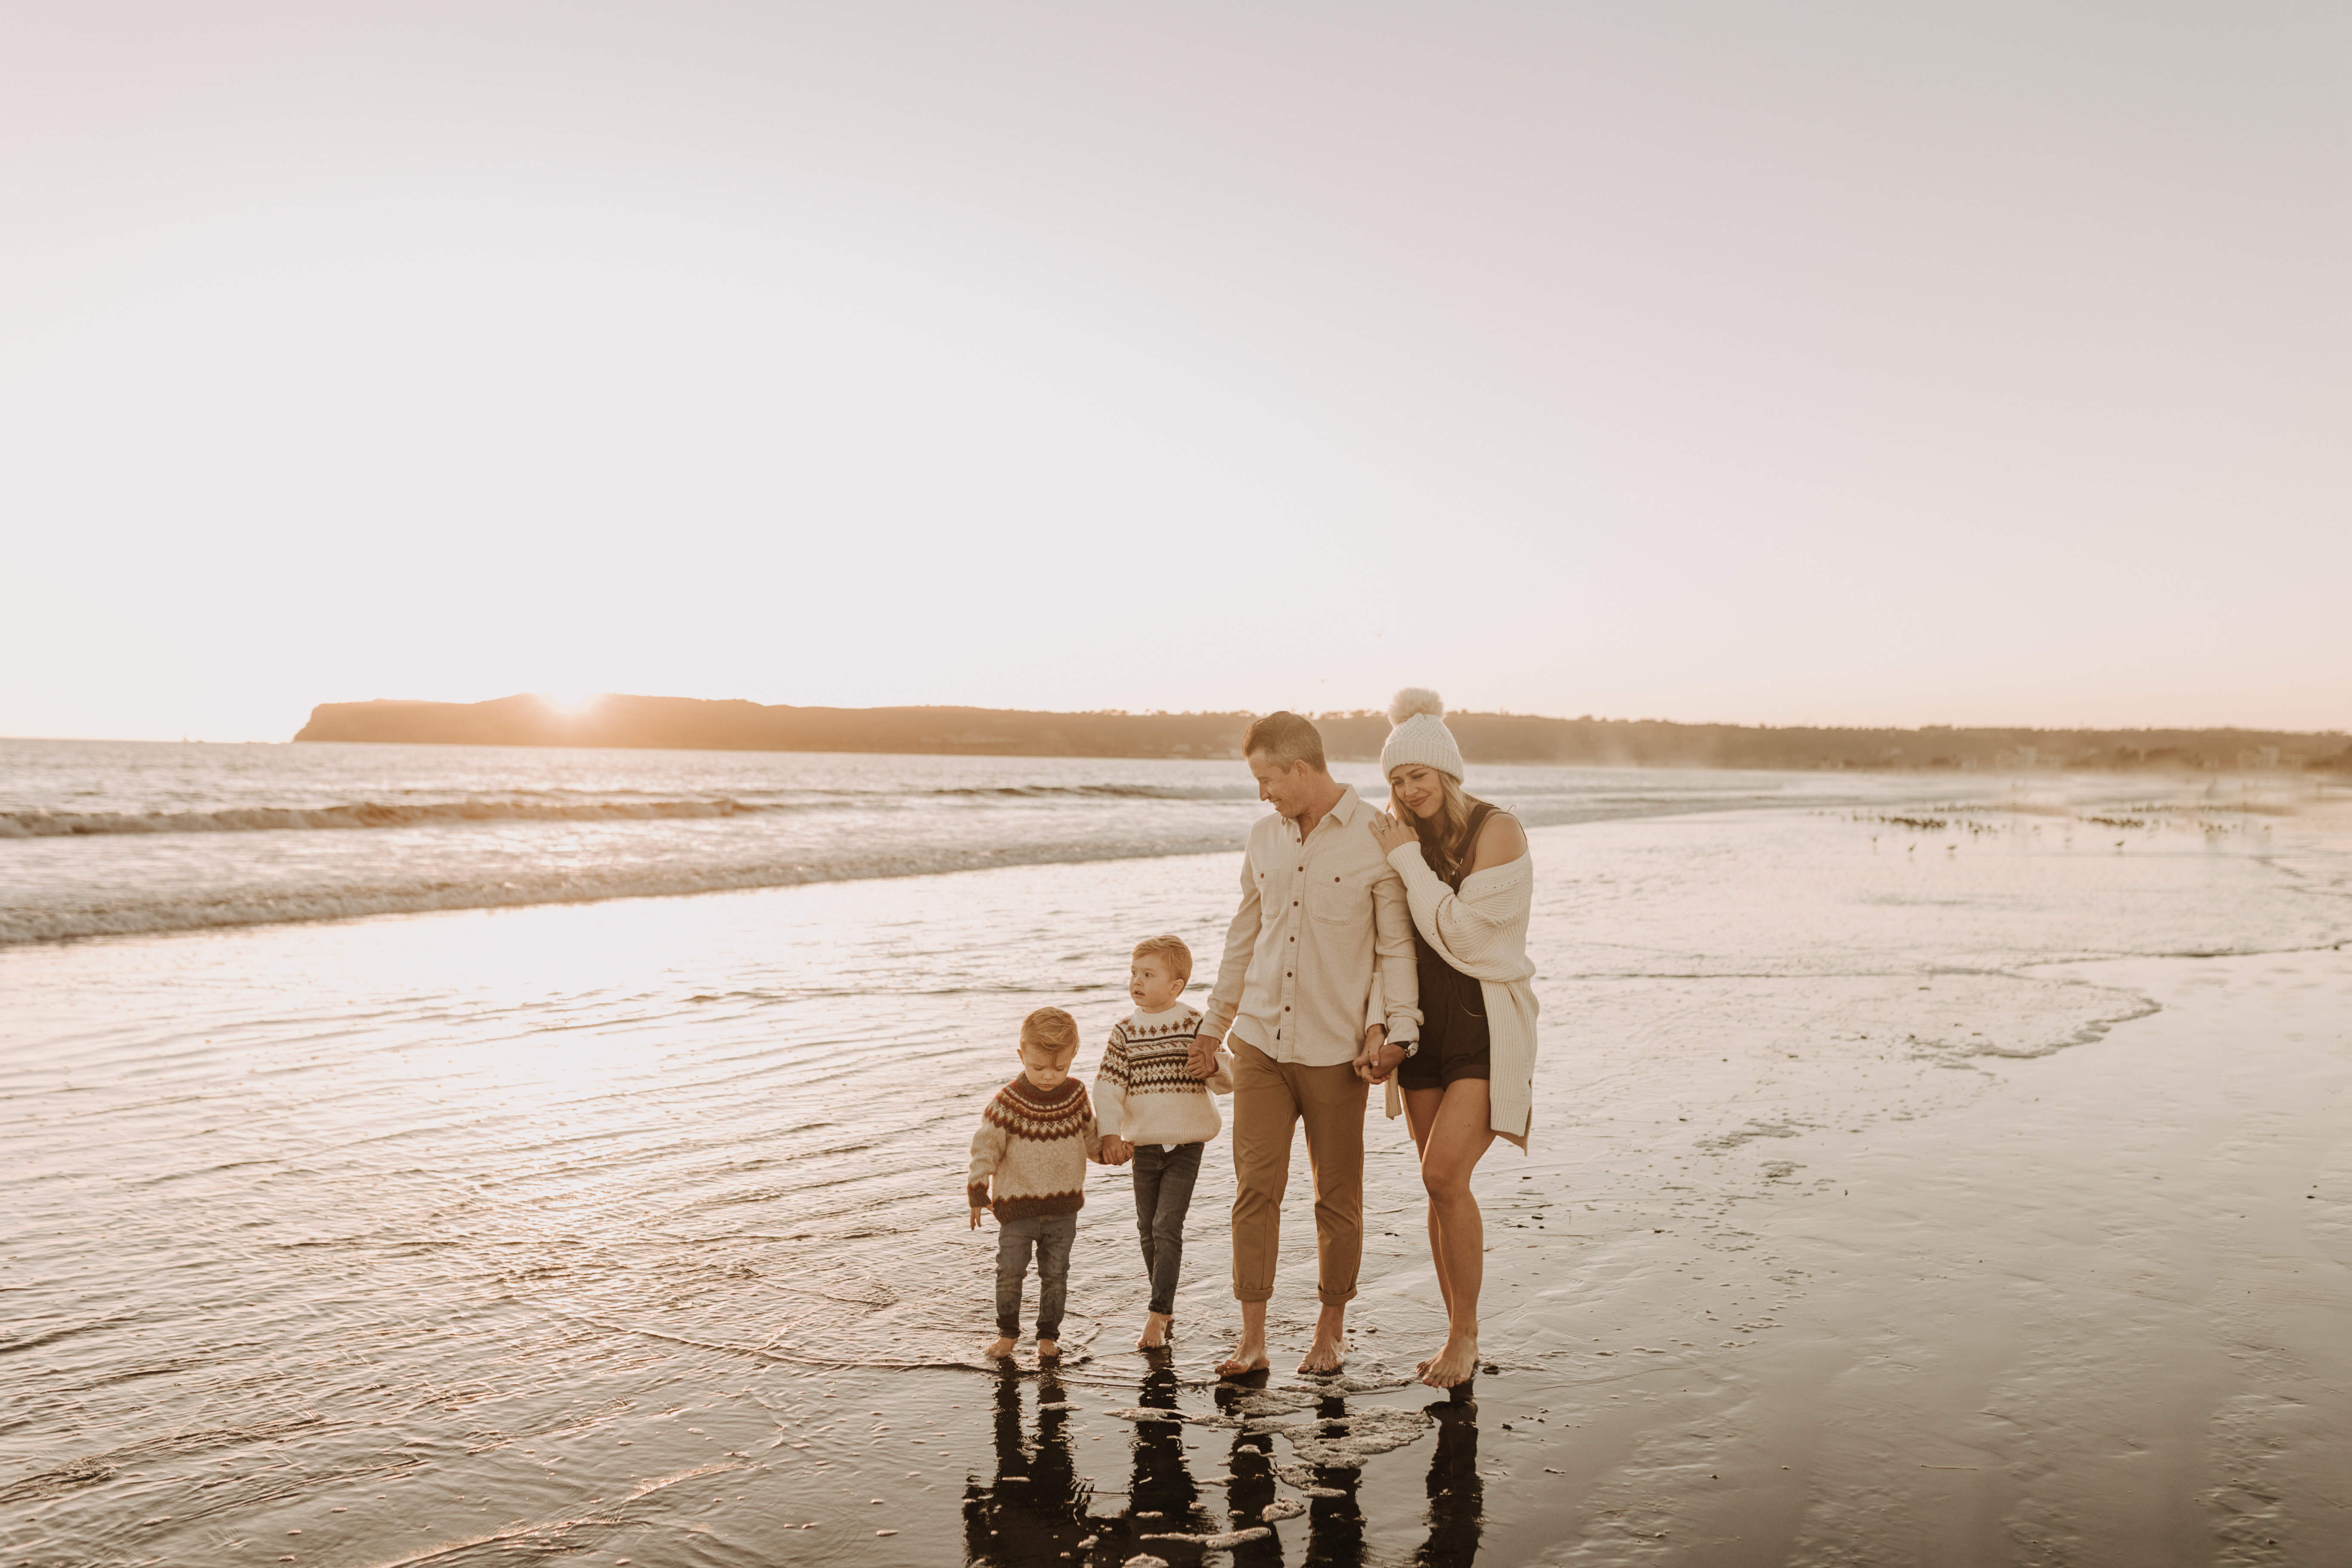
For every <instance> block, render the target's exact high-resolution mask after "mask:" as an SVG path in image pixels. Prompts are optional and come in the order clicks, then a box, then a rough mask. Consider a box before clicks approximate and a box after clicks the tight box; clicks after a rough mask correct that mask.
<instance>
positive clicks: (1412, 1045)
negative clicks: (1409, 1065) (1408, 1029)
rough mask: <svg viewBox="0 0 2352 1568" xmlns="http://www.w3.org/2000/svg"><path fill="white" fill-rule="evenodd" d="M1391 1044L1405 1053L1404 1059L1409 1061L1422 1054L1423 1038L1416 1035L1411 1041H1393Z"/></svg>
mask: <svg viewBox="0 0 2352 1568" xmlns="http://www.w3.org/2000/svg"><path fill="white" fill-rule="evenodd" d="M1389 1044H1391V1045H1392V1046H1395V1047H1398V1048H1399V1049H1401V1050H1402V1051H1403V1052H1404V1059H1405V1060H1407V1061H1411V1060H1412V1058H1415V1057H1417V1056H1419V1055H1420V1054H1421V1037H1420V1036H1418V1035H1415V1036H1414V1037H1412V1039H1410V1040H1391V1041H1390V1042H1389Z"/></svg>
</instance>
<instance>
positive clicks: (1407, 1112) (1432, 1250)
mask: <svg viewBox="0 0 2352 1568" xmlns="http://www.w3.org/2000/svg"><path fill="white" fill-rule="evenodd" d="M1444 1102H1445V1091H1444V1089H1406V1090H1405V1091H1404V1122H1405V1126H1406V1127H1407V1128H1408V1129H1409V1130H1410V1131H1412V1147H1413V1152H1414V1153H1415V1154H1416V1155H1426V1154H1427V1153H1428V1152H1429V1134H1430V1132H1431V1131H1432V1130H1433V1129H1434V1128H1435V1127H1436V1125H1437V1108H1438V1107H1439V1106H1441V1105H1443V1104H1444ZM1428 1226H1429V1259H1430V1262H1431V1263H1433V1264H1434V1265H1435V1266H1436V1268H1437V1293H1438V1295H1439V1296H1440V1297H1441V1298H1442V1299H1443V1300H1444V1302H1445V1321H1447V1322H1449V1323H1450V1322H1452V1321H1454V1282H1453V1281H1452V1280H1451V1279H1447V1278H1446V1277H1445V1242H1444V1233H1443V1232H1442V1231H1441V1230H1440V1229H1439V1228H1438V1220H1437V1205H1435V1204H1432V1205H1429V1218H1428ZM1436 1359H1437V1358H1436V1357H1434V1356H1430V1357H1427V1358H1425V1359H1423V1360H1422V1361H1419V1362H1416V1363H1413V1369H1412V1371H1413V1375H1414V1376H1416V1377H1418V1376H1420V1375H1421V1374H1422V1373H1425V1372H1427V1371H1428V1370H1429V1363H1430V1362H1432V1361H1434V1360H1436Z"/></svg>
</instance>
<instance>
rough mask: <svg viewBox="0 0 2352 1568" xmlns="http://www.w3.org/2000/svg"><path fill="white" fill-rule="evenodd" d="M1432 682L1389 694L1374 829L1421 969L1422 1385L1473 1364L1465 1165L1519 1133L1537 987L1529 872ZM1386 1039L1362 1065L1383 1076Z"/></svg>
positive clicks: (1477, 1245) (1398, 1083)
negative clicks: (1474, 786)
mask: <svg viewBox="0 0 2352 1568" xmlns="http://www.w3.org/2000/svg"><path fill="white" fill-rule="evenodd" d="M1444 716H1445V705H1444V703H1443V702H1441V701H1439V700H1438V699H1437V694H1436V693H1435V692H1433V691H1423V690H1419V689H1406V690H1403V691H1400V692H1398V693H1397V694H1396V700H1394V701H1392V702H1391V703H1390V704H1389V719H1390V721H1391V722H1392V723H1393V724H1394V725H1395V726H1396V727H1395V728H1394V729H1393V730H1391V731H1390V732H1389V742H1388V744H1387V745H1386V746H1384V747H1383V748H1381V773H1385V774H1386V775H1387V776H1388V781H1389V814H1388V815H1385V816H1380V817H1378V818H1376V819H1375V820H1374V823H1373V832H1374V834H1375V836H1376V837H1378V838H1379V839H1380V842H1381V848H1382V849H1383V850H1385V851H1386V852H1387V854H1388V858H1389V863H1390V864H1391V865H1392V866H1394V867H1395V868H1397V873H1398V875H1399V876H1401V877H1402V878H1403V879H1404V889H1405V899H1406V900H1407V901H1408V902H1409V903H1410V904H1411V905H1412V926H1413V942H1414V946H1415V947H1416V949H1417V950H1418V952H1419V957H1420V969H1421V1016H1422V1026H1421V1040H1420V1043H1419V1045H1418V1047H1415V1048H1414V1049H1413V1051H1412V1055H1410V1056H1408V1057H1406V1058H1404V1059H1403V1061H1402V1063H1401V1064H1398V1065H1396V1066H1395V1068H1394V1073H1395V1081H1394V1082H1392V1083H1391V1084H1390V1087H1389V1095H1388V1111H1389V1114H1390V1115H1391V1116H1394V1115H1396V1114H1397V1110H1398V1100H1399V1095H1398V1090H1399V1089H1402V1090H1403V1094H1402V1100H1403V1107H1402V1109H1403V1110H1404V1114H1405V1117H1406V1120H1407V1124H1408V1125H1409V1126H1411V1128H1412V1141H1413V1143H1414V1145H1415V1146H1416V1147H1417V1148H1418V1149H1419V1150H1420V1151H1421V1180H1422V1185H1423V1186H1424V1187H1426V1188H1427V1189H1428V1191H1429V1251H1430V1257H1431V1258H1432V1259H1433V1261H1434V1262H1435V1264H1436V1266H1437V1286H1438V1289H1439V1290H1440V1291H1442V1292H1443V1293H1444V1297H1445V1345H1444V1349H1442V1350H1440V1351H1439V1352H1437V1353H1436V1354H1435V1355H1433V1356H1432V1357H1430V1359H1429V1360H1427V1361H1425V1362H1423V1363H1421V1365H1420V1368H1419V1370H1420V1373H1421V1380H1422V1382H1423V1383H1425V1384H1428V1385H1429V1386H1430V1387H1432V1388H1454V1387H1458V1386H1459V1385H1461V1384H1465V1383H1467V1382H1469V1381H1470V1379H1471V1378H1472V1377H1473V1376H1474V1375H1475V1373H1476V1372H1477V1370H1478V1291H1479V1288H1480V1286H1481V1285H1482V1284H1483V1283H1484V1280H1485V1274H1486V1227H1485V1226H1484V1224H1483V1223H1482V1222H1481V1220H1480V1218H1479V1215H1478V1201H1477V1199H1475V1198H1474V1197H1472V1196H1471V1195H1470V1174H1471V1173H1472V1172H1473V1171H1475V1170H1476V1169H1477V1168H1478V1162H1479V1160H1480V1159H1481V1158H1482V1157H1483V1156H1484V1155H1485V1154H1486V1150H1487V1148H1488V1147H1489V1146H1490V1145H1491V1144H1493V1142H1494V1141H1495V1139H1496V1136H1497V1135H1498V1134H1499V1135H1500V1136H1502V1137H1505V1138H1507V1139H1509V1140H1510V1141H1511V1142H1514V1143H1516V1144H1517V1145H1518V1146H1519V1148H1520V1150H1521V1151H1522V1152H1524V1151H1525V1150H1526V1148H1527V1146H1528V1121H1529V1118H1530V1116H1531V1114H1532V1102H1533V1096H1534V1088H1535V1065H1536V998H1535V992H1534V990H1533V988H1532V987H1531V986H1530V985H1529V984H1528V982H1529V980H1531V979H1532V978H1533V977H1534V974H1535V966H1534V965H1533V964H1531V963H1528V906H1529V905H1530V903H1531V902H1532V900H1533V893H1534V889H1535V872H1534V868H1533V867H1532V865H1531V864H1530V863H1529V860H1528V837H1527V835H1526V834H1525V833H1523V832H1521V831H1520V829H1519V825H1518V823H1517V820H1516V819H1514V818H1513V817H1512V816H1510V815H1509V814H1508V813H1506V812H1502V811H1498V810H1496V808H1495V807H1494V806H1493V805H1489V804H1487V803H1486V801H1483V800H1475V799H1473V798H1472V797H1471V796H1469V795H1465V794H1464V793H1463V790H1462V751H1461V748H1460V747H1458V746H1456V745H1455V744H1454V735H1453V732H1452V731H1449V730H1447V729H1446V727H1445V717H1444ZM1395 1049H1396V1047H1390V1049H1389V1050H1388V1051H1383V1052H1382V1053H1381V1057H1380V1058H1376V1059H1374V1060H1370V1061H1368V1062H1367V1063H1366V1067H1365V1075H1364V1076H1365V1077H1366V1078H1368V1079H1371V1080H1372V1081H1374V1082H1379V1081H1381V1080H1382V1079H1386V1078H1387V1077H1388V1073H1387V1072H1386V1071H1384V1070H1382V1067H1383V1065H1384V1064H1386V1063H1387V1062H1388V1061H1389V1060H1390V1059H1391V1052H1392V1051H1393V1050H1395Z"/></svg>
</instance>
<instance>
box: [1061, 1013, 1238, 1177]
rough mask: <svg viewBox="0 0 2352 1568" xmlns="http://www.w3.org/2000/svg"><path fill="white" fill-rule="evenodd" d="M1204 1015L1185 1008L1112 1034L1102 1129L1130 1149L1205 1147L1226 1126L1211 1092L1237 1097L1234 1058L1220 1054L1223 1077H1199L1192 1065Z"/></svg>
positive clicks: (1102, 1075) (1143, 1018)
mask: <svg viewBox="0 0 2352 1568" xmlns="http://www.w3.org/2000/svg"><path fill="white" fill-rule="evenodd" d="M1200 1028H1201V1015H1200V1014H1199V1013H1198V1012H1196V1011H1194V1010H1193V1009H1192V1008H1190V1007H1187V1006H1185V1005H1183V1004H1182V1003H1181V1002H1180V1003H1178V1004H1177V1005H1175V1006H1173V1007H1171V1008H1170V1009H1168V1011H1166V1012H1165V1013H1132V1014H1129V1016H1126V1017H1124V1018H1122V1019H1120V1020H1119V1021H1118V1023H1116V1024H1114V1025H1112V1026H1111V1030H1110V1044H1109V1045H1108V1047H1105V1048H1104V1050H1103V1058H1102V1067H1101V1068H1100V1070H1098V1071H1097V1073H1096V1074H1095V1098H1096V1100H1098V1101H1100V1102H1101V1106H1102V1111H1101V1115H1102V1124H1103V1127H1104V1128H1105V1129H1106V1130H1107V1131H1111V1132H1114V1133H1116V1134H1118V1136H1119V1137H1121V1138H1124V1139H1126V1140H1127V1141H1128V1142H1130V1143H1205V1142H1208V1141H1209V1140H1210V1139H1212V1138H1214V1137H1215V1136H1216V1135H1217V1133H1218V1131H1219V1130H1220V1129H1221V1128H1223V1125H1224V1123H1223V1121H1221V1120H1220V1119H1219V1118H1218V1116H1217V1102H1216V1101H1215V1100H1211V1099H1210V1098H1209V1091H1210V1090H1212V1089H1214V1090H1215V1091H1216V1092H1217V1093H1219V1094H1231V1093H1233V1091H1234V1079H1233V1058H1231V1057H1230V1056H1228V1055H1226V1054H1225V1053H1224V1052H1223V1050H1220V1051H1218V1052H1217V1070H1216V1072H1215V1073H1214V1074H1213V1075H1212V1076H1210V1077H1208V1078H1205V1079H1198V1078H1194V1077H1193V1076H1192V1068H1190V1067H1189V1066H1187V1065H1186V1058H1187V1057H1188V1055H1189V1054H1190V1053H1191V1051H1192V1037H1193V1036H1194V1035H1196V1034H1198V1033H1199V1032H1200Z"/></svg>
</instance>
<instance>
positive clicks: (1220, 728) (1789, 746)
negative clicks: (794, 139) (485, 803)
mask: <svg viewBox="0 0 2352 1568" xmlns="http://www.w3.org/2000/svg"><path fill="white" fill-rule="evenodd" d="M1314 717H1315V721H1316V723H1317V725H1318V727H1319V728H1320V729H1321V730H1322V731H1323V737H1324V743H1325V744H1326V745H1327V746H1328V748H1329V749H1330V752H1331V754H1332V755H1333V756H1334V757H1335V758H1338V759H1339V760H1342V761H1369V760H1370V759H1373V758H1376V757H1378V756H1379V755H1380V749H1381V742H1382V741H1384V740H1385V739H1386V738H1387V736H1388V721H1387V720H1386V719H1385V718H1383V717H1382V716H1381V715H1380V714H1379V713H1376V712H1370V711H1360V712H1351V713H1323V714H1317V715H1315V716H1314ZM1249 719H1250V716H1249V715H1248V714H1246V713H1117V712H1095V713H1046V712H1031V711H1024V710H1018V709H994V708H795V707H789V706H783V705H777V706H762V705H761V704H760V703H757V702H746V701H740V700H727V701H707V700H701V699H698V698H689V697H626V696H617V695H616V696H609V697H599V698H597V699H596V700H594V701H593V702H592V703H590V704H588V705H587V706H585V707H583V708H580V709H577V710H572V709H566V708H563V707H562V706H559V705H558V704H556V703H554V702H552V701H551V700H548V699H546V698H544V697H537V696H528V695H526V696H516V697H501V698H499V699H496V700H492V701H488V702H409V701H396V700H383V699H379V700H375V701H373V702H322V703H320V705H319V706H318V707H317V708H315V709H313V710H311V713H310V722H309V723H308V724H306V725H304V726H303V727H302V730H301V731H300V732H299V734H297V735H296V736H295V737H294V739H295V740H297V741H345V742H395V743H398V742H405V743H409V744H420V745H444V746H450V745H455V746H589V747H621V748H648V747H650V748H657V749H675V750H685V751H733V752H746V751H748V752H929V753H936V754H948V755H982V756H1015V757H1195V758H1197V757H1237V756H1239V755H1240V745H1241V738H1242V731H1243V730H1244V727H1246V726H1247V724H1248V723H1249ZM1446 723H1447V724H1448V725H1450V726H1451V727H1452V728H1453V731H1454V736H1455V737H1456V739H1457V740H1459V741H1460V742H1461V745H1462V751H1463V754H1464V756H1465V757H1466V758H1468V759H1469V760H1470V761H1472V762H1480V763H1559V764H1569V765H1576V764H1583V765H1596V766H1633V767H1712V768H1867V769H1873V770H1938V769H1960V770H1965V769H1972V768H1997V769H2014V770H2033V769H2050V768H2059V767H2064V768H2074V769H2086V768H2094V769H2118V770H2148V769H2153V770H2165V771H2174V770H2179V771H2230V772H2264V773H2268V772H2279V771H2303V770H2322V771H2326V772H2330V773H2352V742H2347V739H2346V737H2345V736H2344V735H2343V734H2342V733H2341V732H2338V731H2326V732H2322V733H2297V732H2293V731H2261V730H2026V729H2014V730H2008V729H1977V730H1956V729H1950V728H1947V727H1942V726H1929V727H1927V728H1926V729H1919V730H1861V729H1773V728H1764V727H1752V726H1748V725H1738V724H1673V723H1667V722H1665V721H1662V720H1653V719H1595V718H1591V717H1589V716H1588V717H1585V718H1580V719H1547V718H1540V717H1537V716H1534V715H1531V714H1521V713H1451V714H1448V715H1447V716H1446Z"/></svg>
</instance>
